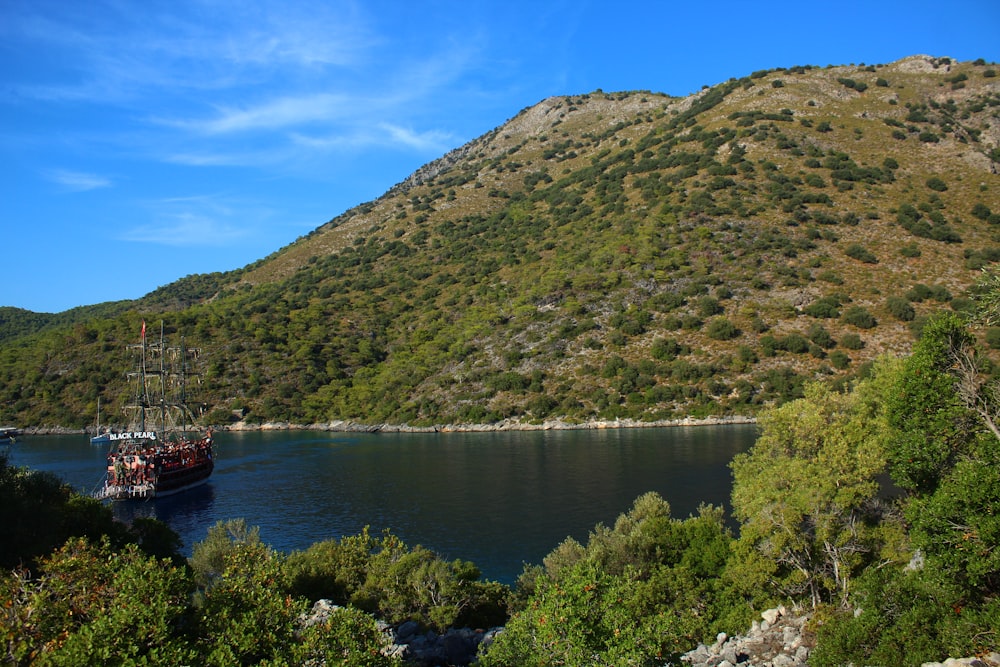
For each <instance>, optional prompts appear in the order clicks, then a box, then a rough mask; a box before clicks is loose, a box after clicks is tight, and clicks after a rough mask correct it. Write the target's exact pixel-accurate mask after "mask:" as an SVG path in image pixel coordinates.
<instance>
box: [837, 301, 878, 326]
mask: <svg viewBox="0 0 1000 667" xmlns="http://www.w3.org/2000/svg"><path fill="white" fill-rule="evenodd" d="M840 319H841V321H842V322H844V323H845V324H853V325H854V326H856V327H858V328H859V329H872V328H874V327H875V326H876V325H877V324H878V322H877V321H876V320H875V318H874V317H873V316H872V314H871V313H869V312H868V310H867V309H866V308H864V307H863V306H851V307H850V308H848V309H847V310H845V311H844V314H843V315H842V316H841V318H840Z"/></svg>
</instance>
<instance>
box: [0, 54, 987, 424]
mask: <svg viewBox="0 0 1000 667" xmlns="http://www.w3.org/2000/svg"><path fill="white" fill-rule="evenodd" d="M998 109H1000V78H998V77H997V76H996V68H995V66H993V65H990V64H987V63H985V62H981V61H977V62H975V63H958V62H954V61H952V60H951V59H948V58H931V57H924V56H913V57H908V58H904V59H902V60H899V61H896V62H895V63H891V64H889V65H880V66H874V65H850V66H839V67H822V68H821V67H814V66H802V67H790V68H776V69H772V70H766V71H758V72H753V73H751V74H749V75H747V76H745V77H741V78H734V79H730V80H728V81H726V82H722V83H719V84H716V85H715V86H711V87H706V88H705V89H703V90H701V91H699V92H697V93H695V94H692V95H689V96H687V97H684V98H677V97H670V96H667V95H663V94H660V93H654V92H650V91H626V92H620V93H604V92H603V91H600V90H598V91H594V92H592V93H586V94H581V95H568V96H566V95H563V96H553V97H549V98H546V99H544V100H542V101H540V102H539V103H537V104H535V105H532V106H530V107H526V108H525V109H522V110H521V111H519V112H518V113H517V114H515V115H514V116H513V117H511V118H510V119H509V120H508V121H506V122H505V123H504V124H503V125H501V126H499V127H497V128H494V129H493V130H491V131H489V132H487V133H484V134H483V135H482V136H480V137H477V138H475V139H473V140H471V141H469V142H467V143H465V144H464V145H462V146H460V147H457V148H455V149H453V150H452V151H449V152H448V153H446V154H445V155H443V156H442V157H441V158H438V159H437V160H433V161H431V162H429V163H427V164H426V165H424V166H422V167H421V168H420V169H418V170H416V171H415V172H414V173H413V174H411V176H410V177H408V178H407V179H404V181H402V182H400V183H398V184H396V185H395V186H393V187H392V188H390V189H389V190H388V191H387V192H386V193H385V194H384V195H383V196H381V197H379V198H378V199H376V200H374V201H371V202H367V203H364V204H360V205H359V206H357V207H354V208H353V209H351V210H349V211H346V212H344V213H343V214H341V215H339V216H337V217H335V218H333V219H332V220H331V221H330V222H328V223H326V224H324V225H321V226H320V227H318V228H317V229H316V230H314V231H313V232H311V233H310V234H307V235H306V236H304V237H302V238H300V239H298V240H297V241H295V242H293V243H292V244H290V245H288V246H286V247H285V248H282V249H280V250H278V251H276V252H275V253H272V254H271V255H270V256H268V257H267V258H264V259H262V260H260V261H258V262H255V263H254V264H251V265H249V266H247V267H245V268H244V269H241V270H239V271H235V272H232V273H229V274H212V275H206V276H190V277H188V278H186V279H183V280H181V281H178V282H177V283H175V284H173V285H169V286H167V287H165V288H161V290H157V292H155V293H153V294H151V295H148V296H147V297H144V298H143V299H140V300H138V301H136V302H134V303H124V304H118V305H116V308H115V309H114V310H112V311H108V313H107V317H105V318H104V319H102V320H101V321H95V320H93V319H89V315H88V313H86V312H84V313H81V314H80V317H79V318H77V319H73V320H72V322H67V321H66V320H65V318H64V319H63V320H62V324H60V325H58V326H56V325H52V326H51V327H49V328H45V327H38V326H37V323H36V324H34V325H32V326H34V329H33V330H34V331H37V332H38V333H37V334H35V336H34V337H32V336H26V335H23V334H22V335H20V336H19V337H18V338H17V341H13V340H10V339H0V340H4V341H5V342H3V344H2V345H3V347H2V348H0V352H2V354H0V362H2V363H0V387H2V394H0V406H5V407H3V408H2V409H0V421H3V422H19V423H24V424H29V423H34V424H41V423H52V424H61V425H75V424H80V422H81V415H85V414H87V406H88V405H89V404H90V403H96V399H97V396H98V395H100V396H101V398H102V400H103V401H107V402H109V403H110V402H111V401H112V400H113V398H114V396H115V395H116V393H117V390H119V389H120V385H121V381H120V379H119V377H118V375H119V374H120V370H116V369H114V368H111V369H103V368H101V370H100V372H96V371H95V369H96V368H98V367H100V359H99V356H100V354H101V353H106V352H107V351H108V349H109V348H110V347H111V346H112V344H119V343H122V342H123V341H126V340H129V336H130V335H132V334H130V331H131V330H132V329H133V328H134V327H135V323H136V322H137V321H138V319H139V318H142V317H145V318H150V317H162V318H163V319H165V320H166V321H167V325H168V328H170V329H176V330H183V331H184V332H185V334H186V335H187V336H188V338H189V339H191V338H192V337H193V338H197V341H196V343H197V344H198V345H199V346H200V347H202V348H204V349H206V350H209V351H210V352H208V353H207V355H206V356H207V361H208V363H209V365H210V366H211V367H212V368H213V372H211V373H209V374H208V378H209V382H208V383H207V387H206V388H207V389H208V394H209V395H208V398H207V401H206V413H207V414H206V415H205V419H206V420H209V421H214V422H215V423H224V422H228V421H232V420H245V421H250V422H252V423H264V422H291V423H327V422H331V421H338V420H340V421H354V422H358V423H367V424H379V423H393V424H411V425H416V426H426V425H431V424H450V423H491V422H500V421H503V420H509V419H517V420H521V421H524V422H538V423H541V422H544V421H545V420H547V419H553V418H559V419H564V420H567V421H569V422H589V421H601V420H609V419H610V420H613V419H636V420H641V421H648V422H655V421H660V420H665V419H668V420H669V419H677V418H681V417H687V416H693V417H705V416H712V415H721V416H725V415H733V414H748V415H752V414H753V413H754V412H755V411H756V410H757V409H758V408H759V406H762V405H766V404H769V403H772V402H775V401H784V400H788V399H789V398H793V397H795V396H796V395H798V393H799V392H800V391H801V386H802V383H803V382H804V381H807V380H809V379H818V378H827V379H831V380H839V381H847V380H849V379H850V378H851V377H852V376H854V375H855V374H857V373H863V372H864V368H865V364H866V363H867V362H869V361H871V360H872V359H873V358H874V357H876V356H878V355H879V354H885V353H889V354H903V353H905V352H906V351H907V350H908V349H909V347H910V345H911V344H912V341H913V335H914V332H916V331H919V327H920V323H921V321H922V320H923V318H925V317H926V316H928V315H929V314H931V313H932V312H934V311H935V310H936V309H940V308H949V309H954V310H962V309H963V308H965V307H967V305H968V300H967V299H966V298H965V296H964V292H965V290H967V289H968V288H969V287H970V286H971V285H972V284H973V283H974V281H975V279H976V277H977V275H978V272H979V271H980V270H981V269H983V268H988V267H989V266H991V265H992V264H993V263H995V262H996V261H998V260H1000V234H998V233H997V232H998V229H1000V228H998V227H997V226H996V225H997V224H998V223H1000V194H998V187H1000V185H998V181H997V176H996V173H995V170H996V167H997V163H998V162H1000V122H998V119H1000V111H998ZM2 324H3V323H2V322H0V333H2V332H3V327H2ZM29 329H30V327H29ZM985 334H986V332H984V335H985ZM56 341H58V342H56ZM15 342H16V343H17V344H16V345H15ZM24 376H28V377H31V378H32V383H33V384H36V385H38V386H37V387H36V386H33V387H32V388H30V389H27V390H25V389H21V387H23V385H24V382H23V381H22V380H20V379H19V378H20V377H24ZM15 384H16V385H17V387H18V388H17V389H15V388H14V385H15ZM43 396H59V397H60V400H61V401H62V402H63V403H64V406H63V407H59V406H57V405H55V404H54V403H56V401H53V400H52V399H51V398H44V397H43Z"/></svg>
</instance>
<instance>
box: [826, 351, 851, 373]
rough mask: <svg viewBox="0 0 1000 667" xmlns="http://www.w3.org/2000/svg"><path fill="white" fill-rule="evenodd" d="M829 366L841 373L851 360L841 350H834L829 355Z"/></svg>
mask: <svg viewBox="0 0 1000 667" xmlns="http://www.w3.org/2000/svg"><path fill="white" fill-rule="evenodd" d="M830 365H831V366H833V367H834V368H836V369H837V370H839V371H842V370H844V369H846V368H847V367H848V366H850V365H851V358H850V357H849V356H847V354H846V353H845V352H843V351H841V350H834V351H833V352H831V353H830Z"/></svg>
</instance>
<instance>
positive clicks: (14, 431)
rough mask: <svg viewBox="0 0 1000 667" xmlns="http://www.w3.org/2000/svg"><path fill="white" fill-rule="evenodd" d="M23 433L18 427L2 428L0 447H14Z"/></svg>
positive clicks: (0, 427)
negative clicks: (17, 437)
mask: <svg viewBox="0 0 1000 667" xmlns="http://www.w3.org/2000/svg"><path fill="white" fill-rule="evenodd" d="M20 434H21V432H20V431H19V430H18V428H17V427H16V426H0V445H13V444H14V443H15V442H17V439H16V437H15V436H18V435H20Z"/></svg>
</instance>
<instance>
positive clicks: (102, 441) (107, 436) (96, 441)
mask: <svg viewBox="0 0 1000 667" xmlns="http://www.w3.org/2000/svg"><path fill="white" fill-rule="evenodd" d="M94 433H95V434H96V435H94V436H92V437H91V438H90V444H92V445H109V444H111V431H110V430H108V431H105V432H104V433H101V399H100V397H98V398H97V426H95V427H94Z"/></svg>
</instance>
